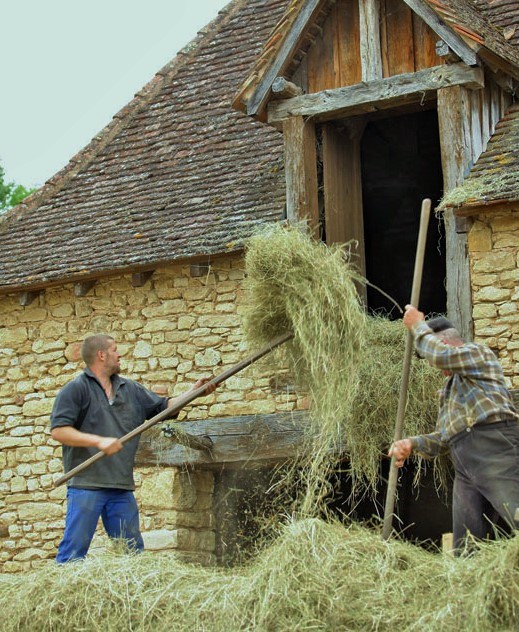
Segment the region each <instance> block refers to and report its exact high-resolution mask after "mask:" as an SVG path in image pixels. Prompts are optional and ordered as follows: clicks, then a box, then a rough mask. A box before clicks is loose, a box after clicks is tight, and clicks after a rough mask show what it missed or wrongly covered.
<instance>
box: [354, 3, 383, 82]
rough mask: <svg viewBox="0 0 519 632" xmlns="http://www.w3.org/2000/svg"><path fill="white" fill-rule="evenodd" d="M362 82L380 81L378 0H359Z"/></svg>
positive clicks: (380, 59) (380, 57) (380, 55)
mask: <svg viewBox="0 0 519 632" xmlns="http://www.w3.org/2000/svg"><path fill="white" fill-rule="evenodd" d="M359 22H360V24H359V26H360V63H361V67H362V81H374V80H375V79H382V54H381V51H380V0H359Z"/></svg>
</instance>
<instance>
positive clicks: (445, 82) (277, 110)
mask: <svg viewBox="0 0 519 632" xmlns="http://www.w3.org/2000/svg"><path fill="white" fill-rule="evenodd" d="M453 85H467V86H468V87H470V88H481V87H483V85H484V75H483V70H481V69H480V68H469V67H468V66H466V65H465V64H463V63H460V64H452V65H449V66H435V67H434V68H428V69H425V70H420V71H419V72H416V73H407V74H405V75H398V76H396V77H389V78H387V79H379V80H378V81H370V82H369V83H361V84H357V85H355V86H349V87H345V88H336V89H335V90H325V91H322V92H318V93H316V94H304V95H302V96H300V97H294V98H293V99H286V100H284V101H282V102H273V103H270V104H269V110H268V114H269V115H268V121H269V123H270V124H277V123H281V122H282V121H283V120H284V119H287V118H289V117H291V116H310V117H314V121H326V120H330V119H334V118H339V117H341V116H353V115H355V114H362V113H364V112H372V111H375V110H378V109H386V108H392V107H397V106H401V105H403V104H409V103H413V102H415V103H416V102H419V103H421V102H423V101H425V100H429V99H434V98H436V91H437V90H439V89H441V88H446V87H448V86H453Z"/></svg>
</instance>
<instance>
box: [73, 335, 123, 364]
mask: <svg viewBox="0 0 519 632" xmlns="http://www.w3.org/2000/svg"><path fill="white" fill-rule="evenodd" d="M112 342H115V339H114V338H112V336H108V335H107V334H95V335H94V336H88V338H85V340H84V341H83V344H82V345H81V357H82V358H83V362H84V363H85V364H86V365H87V366H90V365H91V364H92V363H93V362H94V360H95V359H96V356H97V352H98V351H106V350H107V349H108V347H109V346H110V344H111V343H112Z"/></svg>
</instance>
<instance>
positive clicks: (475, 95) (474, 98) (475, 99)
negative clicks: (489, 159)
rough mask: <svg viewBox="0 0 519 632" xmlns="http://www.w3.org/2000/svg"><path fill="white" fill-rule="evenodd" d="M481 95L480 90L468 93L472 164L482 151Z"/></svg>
mask: <svg viewBox="0 0 519 632" xmlns="http://www.w3.org/2000/svg"><path fill="white" fill-rule="evenodd" d="M481 93H482V90H473V91H472V92H470V94H469V95H468V96H469V103H470V130H471V135H472V164H474V163H475V162H476V160H477V159H478V158H479V157H480V156H481V152H482V151H483V140H482V137H481V136H482V127H483V126H482V121H481V118H482V114H483V111H482V106H481Z"/></svg>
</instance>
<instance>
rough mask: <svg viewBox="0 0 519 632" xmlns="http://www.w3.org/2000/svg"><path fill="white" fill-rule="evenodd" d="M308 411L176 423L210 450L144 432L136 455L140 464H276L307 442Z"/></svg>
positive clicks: (291, 456) (292, 455)
mask: <svg viewBox="0 0 519 632" xmlns="http://www.w3.org/2000/svg"><path fill="white" fill-rule="evenodd" d="M308 423H309V421H308V412H307V411H296V412H292V413H280V414H278V415H246V416H243V417H234V418H220V419H205V420H200V421H190V422H183V423H181V424H177V425H179V426H181V427H182V429H183V430H184V431H185V432H188V433H189V435H190V436H192V437H197V436H198V437H207V438H209V439H210V440H211V441H212V443H213V447H212V449H211V451H210V452H209V451H206V450H203V451H201V450H193V449H191V448H189V447H187V446H183V445H179V444H174V443H171V445H169V444H168V441H167V439H165V438H164V439H161V441H160V444H157V439H156V438H153V437H152V436H150V435H149V434H148V435H143V437H142V439H141V442H140V445H139V450H138V452H137V456H136V464H137V465H138V466H140V467H150V466H156V465H162V466H178V467H181V466H184V465H190V466H203V467H206V468H207V467H209V468H210V467H221V466H222V464H226V465H229V464H235V465H236V464H239V465H240V466H241V467H257V465H258V463H261V462H264V463H276V462H279V461H285V460H287V459H290V458H293V457H294V456H295V455H296V454H297V453H298V451H300V450H301V449H302V448H303V445H304V432H305V429H306V428H307V427H308Z"/></svg>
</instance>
